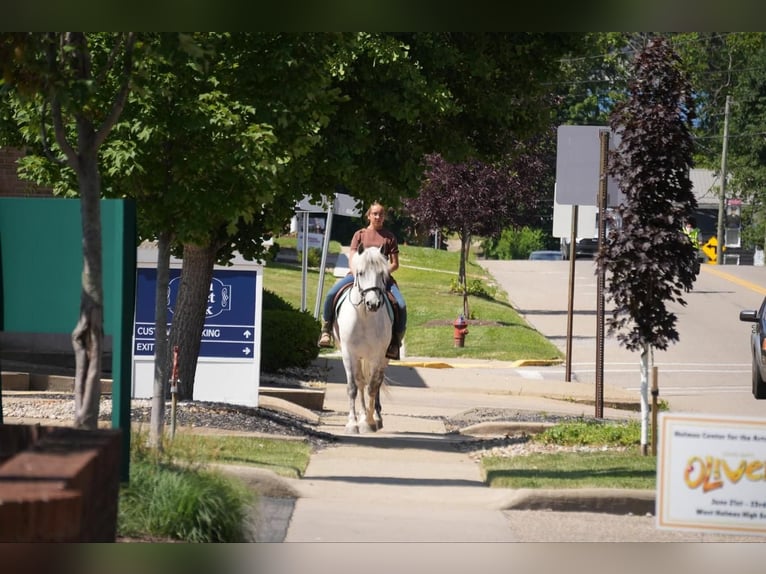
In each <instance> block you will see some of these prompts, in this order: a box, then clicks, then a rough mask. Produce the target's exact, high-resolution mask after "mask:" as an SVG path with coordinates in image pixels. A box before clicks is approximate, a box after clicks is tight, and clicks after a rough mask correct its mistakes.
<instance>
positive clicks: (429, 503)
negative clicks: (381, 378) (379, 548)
mask: <svg viewBox="0 0 766 574" xmlns="http://www.w3.org/2000/svg"><path fill="white" fill-rule="evenodd" d="M319 360H320V361H326V364H327V367H328V369H329V370H328V372H329V376H328V383H327V392H326V397H325V406H324V411H323V414H322V416H321V423H320V429H321V430H322V431H325V432H329V433H332V434H333V435H336V436H338V437H339V442H338V444H337V445H333V446H330V447H328V448H325V449H323V450H321V451H319V452H318V453H316V454H315V455H313V456H312V458H311V461H310V463H309V466H308V468H307V470H306V473H305V476H304V478H302V479H300V480H283V484H282V485H281V486H279V487H276V488H275V490H274V495H272V496H268V495H267V496H263V497H262V498H263V500H262V505H263V506H262V507H261V513H260V518H259V523H258V532H257V539H258V540H259V541H261V542H281V541H285V542H501V541H502V542H513V541H564V540H567V539H568V538H567V536H569V537H570V538H569V539H571V535H572V532H570V531H568V532H567V533H562V532H557V529H556V528H554V526H555V523H556V521H557V520H558V519H557V518H556V516H557V515H559V514H562V513H569V511H573V510H575V511H578V512H577V513H576V514H581V519H582V520H590V521H591V523H592V521H593V517H592V515H591V513H599V514H600V513H607V514H609V515H612V516H613V517H614V518H615V519H617V518H621V519H625V518H626V517H628V518H629V519H632V523H629V524H627V526H625V527H623V529H622V530H623V531H625V530H626V529H628V531H627V532H624V533H623V534H622V535H620V536H623V537H625V538H624V539H626V540H642V539H643V540H649V539H651V540H688V541H698V540H700V537H699V536H698V535H696V534H688V533H675V532H657V531H656V530H655V529H654V526H653V518H652V517H651V514H652V513H653V512H654V492H653V491H649V492H647V491H632V490H630V491H627V490H599V489H594V490H588V489H582V490H567V491H549V490H538V489H534V490H509V489H492V488H488V487H487V486H486V485H485V484H484V482H483V480H482V477H481V474H480V468H479V464H478V462H477V461H475V460H473V459H472V458H471V457H470V456H469V455H468V454H466V453H465V452H462V451H461V450H460V449H459V448H457V444H456V443H458V442H460V441H466V440H472V438H473V437H470V436H466V435H462V434H458V433H449V434H448V433H447V432H446V430H445V428H444V424H443V422H442V421H443V417H450V416H453V415H457V414H460V413H463V412H465V411H467V410H470V409H472V408H509V409H519V410H533V411H538V412H545V413H560V414H568V415H575V416H579V415H585V416H592V414H593V407H592V406H591V405H589V404H587V403H588V401H589V399H590V395H591V394H592V393H593V389H592V386H591V385H586V384H578V383H564V382H559V381H542V380H535V381H530V380H527V379H524V378H522V377H520V376H519V375H512V374H511V373H512V372H513V371H514V369H515V366H514V365H513V364H512V363H499V362H493V361H491V362H486V361H467V362H462V361H461V362H460V364H459V366H448V364H442V365H440V366H437V365H435V363H438V361H430V360H428V359H417V358H410V359H408V360H407V361H400V362H392V364H391V365H390V367H389V370H388V377H389V384H388V387H387V391H386V393H385V394H384V395H383V419H384V428H383V429H382V430H380V431H378V432H377V433H372V434H366V435H350V436H349V435H346V434H344V425H345V423H346V418H347V412H348V401H347V398H346V386H345V381H344V375H343V372H342V368H341V366H340V361H339V359H338V358H337V357H335V358H334V357H332V356H324V355H323V358H320V359H319ZM427 365H431V366H427ZM456 365H457V363H456ZM604 395H605V400H607V399H608V400H611V401H614V402H615V403H620V404H625V403H626V402H627V401H629V400H631V399H632V400H633V402H634V403H635V402H636V401H637V397H633V398H631V397H628V396H626V393H625V392H624V391H621V390H620V389H612V388H608V387H607V388H605V389H604ZM631 413H632V414H631ZM604 414H605V418H610V417H611V418H625V417H626V416H627V417H630V416H636V414H637V413H636V412H635V411H624V410H618V409H613V408H609V407H607V408H605V412H604ZM474 432H482V431H480V430H479V431H476V429H474ZM485 432H486V433H488V434H486V435H484V436H486V437H489V436H504V435H505V434H508V433H512V432H514V431H513V429H512V428H511V426H506V427H503V426H498V425H489V426H488V427H486V429H485ZM280 491H281V492H282V493H283V494H280ZM266 494H268V493H266ZM533 515H534V516H535V517H536V520H537V522H534V524H537V526H535V527H531V526H530V524H532V523H530V520H531V518H532V516H533ZM597 516H598V515H597ZM522 518H523V519H522ZM551 522H552V523H554V524H551ZM608 523H609V520H607V521H604V524H608ZM545 524H548V526H545ZM522 525H523V526H522ZM605 528H606V531H605V532H604V533H602V534H601V535H599V534H597V533H594V530H595V531H597V530H598V528H595V529H594V528H593V526H592V525H591V527H590V528H589V529H578V530H576V533H578V534H579V535H580V536H582V535H585V534H587V535H589V536H590V537H591V538H590V539H592V540H594V541H595V540H599V536H601V539H605V540H612V541H614V540H617V538H614V536H616V534H615V533H616V532H618V530H617V529H615V528H613V527H605ZM637 531H638V532H637ZM604 536H606V538H603V537H604ZM706 539H707V540H709V539H710V536H709V535H708V537H707V538H706ZM724 539H726V540H729V539H730V537H724Z"/></svg>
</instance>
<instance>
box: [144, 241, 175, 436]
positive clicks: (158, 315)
mask: <svg viewBox="0 0 766 574" xmlns="http://www.w3.org/2000/svg"><path fill="white" fill-rule="evenodd" d="M169 281H170V234H169V233H166V232H163V233H160V236H159V238H158V241H157V290H156V293H155V299H154V318H155V319H154V325H155V327H154V387H153V392H152V411H151V417H150V421H149V446H151V447H152V448H156V449H158V450H162V437H163V429H164V425H165V399H166V396H167V389H168V387H167V382H168V381H169V378H168V377H169V372H170V353H169V352H168V348H169V347H168V330H167V328H166V326H165V325H166V320H167V316H168V283H169Z"/></svg>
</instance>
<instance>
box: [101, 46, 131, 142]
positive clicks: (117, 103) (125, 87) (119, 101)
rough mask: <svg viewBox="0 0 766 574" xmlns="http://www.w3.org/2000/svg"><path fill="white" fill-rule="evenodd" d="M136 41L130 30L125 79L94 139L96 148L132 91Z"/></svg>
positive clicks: (112, 125)
mask: <svg viewBox="0 0 766 574" xmlns="http://www.w3.org/2000/svg"><path fill="white" fill-rule="evenodd" d="M135 42H136V35H135V33H134V32H128V35H127V36H126V37H125V62H124V73H125V79H124V81H123V83H122V86H121V87H120V91H119V92H118V93H117V96H116V97H115V100H114V103H113V104H112V109H111V111H110V112H109V115H108V116H107V117H106V118H105V119H104V121H103V122H102V124H101V126H100V127H99V128H98V130H97V131H96V137H95V139H94V144H95V146H96V149H98V148H99V147H101V144H102V143H104V140H105V139H106V137H107V136H108V135H109V132H110V131H111V129H112V127H114V124H115V123H117V120H118V119H119V117H120V114H121V113H122V110H123V109H124V108H125V103H126V102H127V101H128V94H129V93H130V80H131V76H132V73H133V46H134V45H135Z"/></svg>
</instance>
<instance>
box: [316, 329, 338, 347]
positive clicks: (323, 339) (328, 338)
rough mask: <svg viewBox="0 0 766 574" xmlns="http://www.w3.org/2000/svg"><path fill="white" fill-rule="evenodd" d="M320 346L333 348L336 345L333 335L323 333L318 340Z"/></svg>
mask: <svg viewBox="0 0 766 574" xmlns="http://www.w3.org/2000/svg"><path fill="white" fill-rule="evenodd" d="M317 346H318V347H324V348H331V347H334V346H335V345H334V344H333V340H332V335H330V333H324V332H323V333H322V335H321V336H320V337H319V341H318V342H317Z"/></svg>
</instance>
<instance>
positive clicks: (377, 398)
mask: <svg viewBox="0 0 766 574" xmlns="http://www.w3.org/2000/svg"><path fill="white" fill-rule="evenodd" d="M381 386H382V383H381ZM382 411H383V408H382V407H381V406H380V386H379V387H378V392H377V393H376V394H375V414H374V415H373V416H374V418H375V426H376V427H377V428H378V430H380V429H382V428H383V415H382V414H381V412H382Z"/></svg>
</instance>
